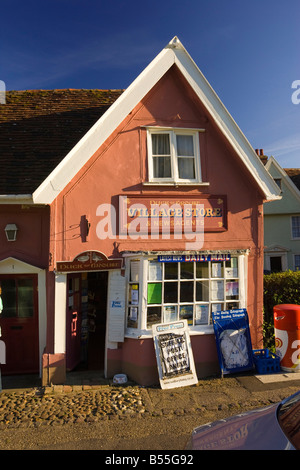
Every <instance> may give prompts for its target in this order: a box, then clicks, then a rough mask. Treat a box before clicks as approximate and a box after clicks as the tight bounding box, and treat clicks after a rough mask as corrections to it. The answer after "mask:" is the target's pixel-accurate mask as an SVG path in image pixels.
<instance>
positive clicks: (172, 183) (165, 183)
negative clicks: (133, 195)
mask: <svg viewBox="0 0 300 470" xmlns="http://www.w3.org/2000/svg"><path fill="white" fill-rule="evenodd" d="M142 184H143V186H175V187H178V186H209V183H206V182H197V181H196V182H190V181H187V182H184V181H162V180H160V181H144V182H143V183H142Z"/></svg>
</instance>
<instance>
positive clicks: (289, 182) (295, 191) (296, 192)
mask: <svg viewBox="0 0 300 470" xmlns="http://www.w3.org/2000/svg"><path fill="white" fill-rule="evenodd" d="M271 165H273V166H274V167H275V168H276V169H277V171H278V172H279V173H280V174H281V176H282V179H283V180H284V183H285V184H286V186H287V187H288V188H289V190H290V191H291V192H292V194H293V195H294V196H295V198H296V199H298V201H299V202H300V191H299V189H298V188H297V186H296V185H295V183H294V182H293V180H292V179H291V178H290V177H289V175H288V174H287V173H286V172H285V171H284V169H283V168H282V167H281V166H280V165H279V163H278V161H277V160H276V159H275V158H274V157H273V156H271V157H270V158H269V159H268V161H267V163H266V169H267V170H268V171H269V170H270V168H271ZM272 178H273V177H272Z"/></svg>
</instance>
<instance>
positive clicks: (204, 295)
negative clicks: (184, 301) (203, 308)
mask: <svg viewBox="0 0 300 470" xmlns="http://www.w3.org/2000/svg"><path fill="white" fill-rule="evenodd" d="M208 300H209V281H197V282H196V301H198V302H201V301H202V302H203V301H204V302H205V301H208Z"/></svg>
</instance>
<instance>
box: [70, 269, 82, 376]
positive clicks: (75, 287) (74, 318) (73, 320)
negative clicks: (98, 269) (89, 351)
mask: <svg viewBox="0 0 300 470" xmlns="http://www.w3.org/2000/svg"><path fill="white" fill-rule="evenodd" d="M67 302H68V305H67V326H66V328H67V338H66V341H67V360H66V361H67V369H68V370H72V369H74V368H75V367H76V366H77V365H78V364H79V362H80V344H81V275H80V274H68V296H67Z"/></svg>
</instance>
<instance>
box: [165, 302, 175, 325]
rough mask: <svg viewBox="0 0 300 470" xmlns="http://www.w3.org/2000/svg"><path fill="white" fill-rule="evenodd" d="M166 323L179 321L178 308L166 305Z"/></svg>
mask: <svg viewBox="0 0 300 470" xmlns="http://www.w3.org/2000/svg"><path fill="white" fill-rule="evenodd" d="M163 320H164V323H169V322H172V321H176V320H177V306H176V305H166V306H165V307H164V319H163Z"/></svg>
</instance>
